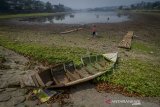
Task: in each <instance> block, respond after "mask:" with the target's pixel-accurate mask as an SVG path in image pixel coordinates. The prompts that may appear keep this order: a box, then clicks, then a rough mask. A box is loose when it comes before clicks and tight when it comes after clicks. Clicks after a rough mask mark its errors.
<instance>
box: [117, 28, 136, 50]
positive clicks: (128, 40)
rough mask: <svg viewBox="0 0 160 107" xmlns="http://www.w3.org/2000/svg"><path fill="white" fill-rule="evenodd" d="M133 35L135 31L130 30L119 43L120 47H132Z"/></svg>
mask: <svg viewBox="0 0 160 107" xmlns="http://www.w3.org/2000/svg"><path fill="white" fill-rule="evenodd" d="M133 35H134V33H133V31H128V33H127V34H126V35H125V36H124V37H123V39H122V41H121V42H120V43H119V45H118V47H120V48H126V49H130V48H131V42H132V38H133Z"/></svg>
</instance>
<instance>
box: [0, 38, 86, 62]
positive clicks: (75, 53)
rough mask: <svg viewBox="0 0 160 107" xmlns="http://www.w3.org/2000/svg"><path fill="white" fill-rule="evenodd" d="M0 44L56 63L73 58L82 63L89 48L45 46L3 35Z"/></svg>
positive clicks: (39, 59) (40, 59)
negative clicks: (16, 40) (14, 40)
mask: <svg viewBox="0 0 160 107" xmlns="http://www.w3.org/2000/svg"><path fill="white" fill-rule="evenodd" d="M0 45H2V46H4V47H6V48H9V49H12V50H14V51H16V52H18V53H20V54H24V55H26V56H30V57H32V58H34V59H35V60H38V61H47V62H49V63H54V64H55V63H61V62H66V61H72V60H73V61H74V63H75V64H76V65H81V60H80V59H81V57H82V56H84V55H86V53H87V50H86V49H83V48H73V47H72V48H71V47H64V46H43V45H40V44H34V43H32V44H31V43H30V44H29V43H21V42H13V41H11V40H9V39H8V38H4V37H2V36H1V37H0Z"/></svg>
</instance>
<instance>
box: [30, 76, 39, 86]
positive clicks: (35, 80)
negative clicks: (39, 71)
mask: <svg viewBox="0 0 160 107" xmlns="http://www.w3.org/2000/svg"><path fill="white" fill-rule="evenodd" d="M31 78H32V79H33V82H34V83H35V85H36V86H37V87H39V86H40V85H39V84H38V81H37V79H36V77H35V75H32V76H31Z"/></svg>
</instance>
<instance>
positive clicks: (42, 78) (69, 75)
mask: <svg viewBox="0 0 160 107" xmlns="http://www.w3.org/2000/svg"><path fill="white" fill-rule="evenodd" d="M81 61H82V63H83V67H82V68H81V69H76V68H75V66H74V63H73V62H66V63H63V64H59V65H57V66H55V67H52V68H49V69H47V70H44V71H41V72H38V73H35V74H34V75H31V77H28V79H27V81H26V80H25V78H23V79H22V81H21V86H22V87H26V86H28V87H42V88H43V87H48V88H55V87H66V86H71V85H75V84H78V83H82V82H85V81H89V80H91V79H94V78H96V77H98V76H100V75H102V74H104V73H106V72H107V71H109V70H110V69H111V68H113V67H114V65H115V63H116V61H117V53H108V54H103V55H91V56H87V57H83V58H81Z"/></svg>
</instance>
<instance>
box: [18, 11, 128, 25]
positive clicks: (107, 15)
mask: <svg viewBox="0 0 160 107" xmlns="http://www.w3.org/2000/svg"><path fill="white" fill-rule="evenodd" d="M127 20H129V16H128V15H127V14H121V13H116V12H79V13H71V14H58V15H53V16H45V17H36V18H25V19H23V20H20V21H27V22H36V23H37V22H38V23H65V24H88V23H116V22H122V21H127Z"/></svg>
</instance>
